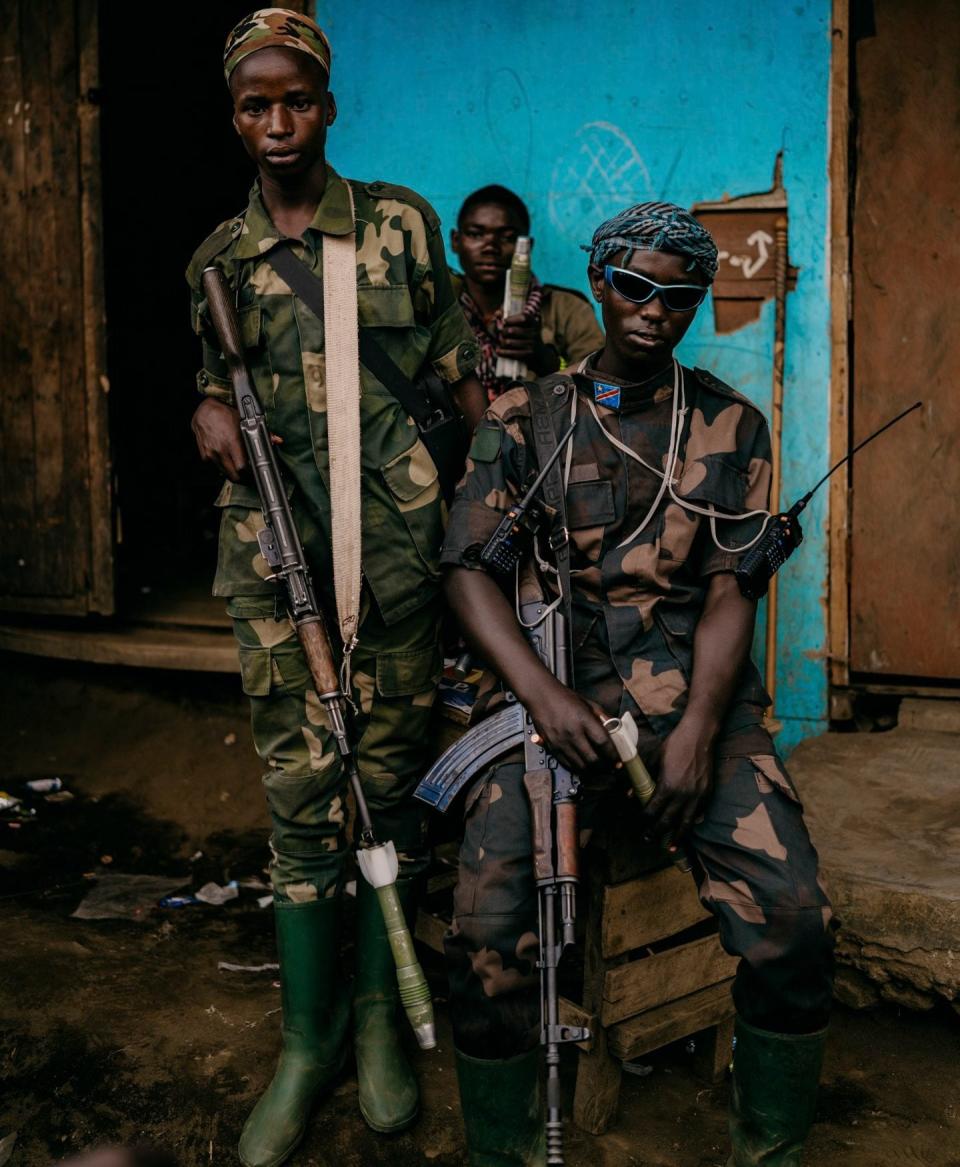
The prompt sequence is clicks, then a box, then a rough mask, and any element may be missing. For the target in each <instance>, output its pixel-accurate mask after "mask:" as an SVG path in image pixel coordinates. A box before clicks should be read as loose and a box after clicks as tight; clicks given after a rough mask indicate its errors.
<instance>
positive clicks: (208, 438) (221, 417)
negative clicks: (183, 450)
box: [190, 397, 283, 482]
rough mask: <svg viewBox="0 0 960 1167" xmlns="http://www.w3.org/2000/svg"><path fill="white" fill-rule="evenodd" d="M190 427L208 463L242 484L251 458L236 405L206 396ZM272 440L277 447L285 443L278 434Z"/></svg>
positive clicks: (199, 449)
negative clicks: (241, 433) (242, 436)
mask: <svg viewBox="0 0 960 1167" xmlns="http://www.w3.org/2000/svg"><path fill="white" fill-rule="evenodd" d="M190 428H191V429H192V430H193V436H194V438H195V439H196V442H197V450H198V451H199V452H200V457H201V458H202V459H203V460H204V462H212V463H213V464H214V466H216V468H217V469H218V470H219V471H220V472H221V474H224V475H226V477H227V478H229V479H230V481H231V482H242V481H243V480H244V478H245V477H246V475H247V470H248V464H247V455H246V451H245V450H244V448H243V439H242V438H241V436H240V415H239V414H238V413H237V411H236V410H235V409H234V408H233V406H232V405H227V404H226V402H224V401H217V399H216V398H215V397H205V398H204V399H203V401H201V402H200V404H199V405H198V406H197V408H196V409H195V410H194V412H193V418H192V420H191V422H190ZM270 440H271V441H272V442H273V444H274V445H275V446H279V445H280V444H281V443H282V442H283V439H282V438H278V437H277V435H276V434H271V435H270Z"/></svg>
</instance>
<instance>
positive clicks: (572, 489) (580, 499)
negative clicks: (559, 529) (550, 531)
mask: <svg viewBox="0 0 960 1167" xmlns="http://www.w3.org/2000/svg"><path fill="white" fill-rule="evenodd" d="M616 517H617V512H616V508H615V507H614V505H613V484H612V483H611V482H610V481H609V480H608V479H606V478H596V479H591V480H588V481H585V482H571V483H570V484H569V485H568V486H567V526H568V527H569V528H570V530H571V531H580V530H583V529H584V528H585V527H606V526H607V525H608V524H609V523H612V522H613V521H614V519H615V518H616Z"/></svg>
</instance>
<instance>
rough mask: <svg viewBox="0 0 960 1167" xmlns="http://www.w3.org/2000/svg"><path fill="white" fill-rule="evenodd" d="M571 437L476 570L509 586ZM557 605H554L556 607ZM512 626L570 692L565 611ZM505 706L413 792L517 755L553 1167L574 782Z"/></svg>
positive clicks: (519, 715) (450, 783)
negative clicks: (525, 811) (534, 898)
mask: <svg viewBox="0 0 960 1167" xmlns="http://www.w3.org/2000/svg"><path fill="white" fill-rule="evenodd" d="M548 420H549V419H548ZM573 430H574V426H571V427H570V428H569V430H567V432H566V433H565V434H564V435H563V437H562V438H561V439H560V441H559V442H558V443H557V444H556V446H555V448H554V450H553V452H552V454H551V455H550V457H549V458H548V459H547V460H546V461H545V462H544V464H543V468H542V470H541V471H540V473H539V474H538V475H537V477H536V478H535V479H534V481H533V482H532V483H531V484H530V486H529V487H528V488H527V489H526V490H525V491H524V493H523V497H522V498H521V499H520V501H519V502H517V503H516V504H515V505H514V506H513V507H511V509H510V510H509V511H508V512H507V514H506V515H504V517H503V519H502V520H501V521H500V524H499V526H498V527H497V529H496V531H495V532H494V534H493V535H492V536H491V538H490V539H489V541H488V542H487V544H486V545H485V546H484V548H483V550H482V551H481V553H480V562H481V564H482V565H483V566H484V567H485V568H487V569H488V570H489V571H490V572H491V573H492V574H494V575H495V576H499V577H500V579H501V580H502V581H503V582H505V583H507V584H509V585H510V586H513V585H514V580H515V569H516V567H517V564H518V563H519V562H520V559H521V558H522V557H523V556H524V555H525V554H526V553H527V551H528V550H529V548H530V544H531V541H532V540H533V539H536V538H537V536H538V534H539V532H540V531H541V529H542V528H544V527H545V525H546V524H547V523H548V522H552V521H553V519H554V518H555V514H556V512H555V510H553V509H551V508H550V507H549V506H545V505H544V504H543V503H542V502H541V500H540V498H539V492H540V489H541V487H542V486H543V484H544V482H545V480H546V479H547V478H548V476H549V475H550V473H551V471H552V470H553V468H554V466H555V464H556V462H557V459H558V458H559V456H560V453H561V452H562V450H563V449H564V447H565V446H566V444H567V442H568V441H569V440H570V438H571V436H572V434H573ZM554 440H555V439H554ZM564 534H565V532H564ZM553 545H554V546H556V544H555V543H554V544H553ZM565 598H566V597H564V596H562V595H561V600H563V599H565ZM520 621H521V624H522V625H523V627H524V629H525V631H526V633H527V636H528V638H529V640H530V643H531V645H532V647H533V649H534V651H535V652H536V653H537V655H538V656H539V657H540V659H541V661H542V662H543V664H544V665H545V666H546V667H547V668H548V669H549V670H550V672H551V673H553V675H554V676H555V677H556V678H557V679H558V680H559V681H561V682H562V683H563V684H565V685H569V684H570V681H571V677H570V655H569V653H570V649H569V638H568V629H567V613H566V609H565V605H564V603H562V602H561V603H556V602H555V603H549V602H548V601H547V600H545V599H544V600H536V601H531V602H527V603H525V604H523V605H521V607H520ZM507 699H508V704H507V707H506V708H505V709H503V710H502V711H501V712H499V713H497V714H495V715H494V716H493V717H490V718H488V719H487V720H486V721H483V722H481V723H480V724H479V725H478V726H477V727H476V728H475V729H472V730H470V731H469V732H468V733H466V734H465V735H464V736H463V737H462V738H461V739H460V740H459V741H458V742H457V743H456V744H455V745H453V746H452V747H451V748H450V749H449V750H447V752H446V753H445V754H443V756H442V757H441V758H440V759H439V760H438V761H437V762H435V763H434V765H433V766H432V767H431V768H430V770H429V771H428V772H427V774H426V775H425V776H424V778H423V779H422V780H421V782H420V784H419V786H418V787H417V790H416V797H417V798H419V799H421V800H422V801H423V802H426V803H427V804H428V805H430V806H432V807H434V808H435V809H437V810H440V811H445V810H447V809H448V807H449V806H450V804H451V802H452V801H453V799H454V798H455V797H456V794H457V792H458V791H459V790H461V789H462V788H463V786H464V785H465V784H466V783H467V782H468V781H470V779H471V778H473V777H474V776H475V775H476V774H477V773H478V772H479V771H481V770H482V769H483V768H485V767H486V766H488V765H490V764H491V763H492V762H494V761H495V760H496V759H497V758H498V757H502V756H503V755H504V754H506V753H509V752H510V751H512V750H515V749H517V748H518V747H519V746H520V745H522V746H523V752H524V771H525V772H524V776H523V784H524V787H525V789H526V791H527V797H528V799H529V801H530V822H531V833H532V845H533V846H532V849H533V870H534V877H535V879H536V883H537V888H538V891H539V915H540V928H539V932H540V959H539V962H538V963H539V968H540V1041H541V1044H542V1045H543V1047H544V1051H545V1056H546V1065H547V1091H546V1093H547V1118H546V1128H547V1130H546V1133H547V1163H548V1164H549V1165H550V1167H562V1164H563V1162H564V1158H563V1115H562V1113H561V1108H560V1069H559V1067H560V1045H561V1044H563V1043H564V1042H571V1041H573V1042H576V1041H586V1040H587V1039H588V1038H589V1036H590V1031H589V1030H587V1029H583V1028H577V1027H574V1026H570V1025H561V1024H560V1013H559V996H558V990H557V969H558V966H559V964H560V959H561V957H562V956H563V953H564V952H565V951H566V949H567V948H569V947H570V946H571V945H572V944H573V943H574V942H575V941H574V924H575V920H576V888H577V883H578V881H579V875H580V871H579V868H580V863H579V860H580V850H579V838H578V832H577V805H576V798H577V794H578V791H579V788H580V779H579V778H578V777H577V776H576V775H575V774H572V773H571V772H570V771H569V770H568V769H567V768H566V767H565V766H563V765H561V764H560V762H559V761H558V760H557V759H556V758H555V757H554V756H553V755H552V754H551V753H550V752H549V751H548V750H547V748H546V746H545V745H544V743H543V740H542V738H541V737H540V735H539V733H538V732H537V730H536V727H535V726H534V724H533V719H532V718H531V717H530V714H529V713H528V712H527V710H526V709H524V708H523V706H522V705H520V704H519V703H518V702H517V700H516V698H515V697H514V696H513V695H512V694H508V698H507Z"/></svg>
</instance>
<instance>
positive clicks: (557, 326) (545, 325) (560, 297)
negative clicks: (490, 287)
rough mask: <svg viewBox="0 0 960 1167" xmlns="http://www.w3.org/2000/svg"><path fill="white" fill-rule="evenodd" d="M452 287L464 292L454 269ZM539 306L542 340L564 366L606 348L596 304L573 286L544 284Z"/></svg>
mask: <svg viewBox="0 0 960 1167" xmlns="http://www.w3.org/2000/svg"><path fill="white" fill-rule="evenodd" d="M450 276H451V279H452V280H453V290H454V293H455V294H456V295H457V296H460V295H461V294H462V292H463V283H464V281H463V276H462V275H460V273H459V272H451V273H450ZM541 290H542V293H543V299H542V301H541V305H540V339H541V340H542V341H543V343H544V344H549V345H553V347H554V348H555V349H556V350H557V352H558V353H559V354H560V360H561V361H562V365H561V368H566V367H568V366H570V365H575V364H577V362H578V361H581V360H582V359H583V358H584V357H586V356H589V355H590V353H594V352H596V351H597V350H598V349H601V348H603V329H602V328H601V327H600V325H599V324H598V323H597V315H596V313H595V312H594V310H593V305H592V304H591V303H590V301H589V300H588V299H587V297H586V296H584V295H583V293H582V292H576V291H574V290H573V288H561V287H560V286H559V285H557V284H542V285H541Z"/></svg>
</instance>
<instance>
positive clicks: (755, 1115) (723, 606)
mask: <svg viewBox="0 0 960 1167" xmlns="http://www.w3.org/2000/svg"><path fill="white" fill-rule="evenodd" d="M589 250H590V266H589V275H590V282H591V286H592V289H593V294H594V296H595V297H596V299H597V300H598V301H599V302H600V304H601V306H602V310H603V321H604V327H605V329H606V334H607V339H606V344H605V347H604V348H603V350H602V351H601V352H600V353H598V354H597V355H596V356H594V357H590V358H588V359H587V360H586V361H584V362H583V363H582V364H581V366H580V367H579V368H578V369H577V370H576V372H575V373H574V374H573V375H572V376H564V375H555V376H553V377H548V378H545V379H544V380H541V381H540V382H539V385H540V386H541V387H542V388H543V389H544V390H545V392H542V393H537V394H536V395H533V394H532V393H531V392H530V390H528V388H527V387H525V386H523V385H520V386H517V387H515V388H513V389H511V390H509V391H508V392H507V393H505V394H504V395H503V396H502V397H500V398H498V400H497V401H495V402H494V403H493V405H491V406H490V408H489V409H488V410H487V412H486V415H485V417H484V419H483V421H482V422H481V424H480V426H479V427H478V429H477V431H476V434H475V436H474V440H473V444H472V446H471V450H470V457H469V460H468V464H467V465H468V473H467V476H466V478H465V480H464V481H463V483H461V486H460V489H459V492H458V495H457V498H456V501H455V503H454V506H453V509H452V512H451V518H450V524H449V527H448V531H447V536H446V542H445V544H444V551H443V562H444V564H445V565H446V567H447V577H446V593H447V596H448V598H449V600H450V602H451V604H452V606H453V609H454V612H455V614H456V615H457V616H458V617H459V619H460V622H461V625H462V627H463V629H464V631H465V633H466V636H467V639H468V641H469V642H470V643H472V644H473V645H474V646H475V647H476V648H477V649H478V650H479V652H480V653H481V654H482V656H483V657H484V658H485V659H486V660H487V661H488V662H489V663H490V665H491V666H492V667H493V669H494V671H495V672H496V673H497V674H498V675H499V676H500V677H501V678H502V679H503V680H504V681H505V682H506V684H507V685H508V686H509V687H510V689H511V690H512V691H513V692H514V693H515V694H516V696H517V698H518V699H519V700H520V701H521V702H522V703H523V705H524V706H525V707H526V709H527V711H528V712H529V714H530V715H531V717H532V719H533V722H534V724H535V726H536V728H537V731H538V732H539V734H540V735H541V736H542V738H543V740H544V742H545V744H546V746H547V748H548V749H550V750H551V751H552V753H553V754H554V755H555V756H556V757H557V758H558V760H559V761H560V762H561V763H562V764H563V765H565V766H567V767H569V768H570V769H571V770H572V771H573V772H574V773H577V774H579V775H581V778H582V781H583V797H582V804H583V805H582V811H581V823H582V825H583V826H584V827H587V828H589V827H590V826H591V824H592V823H594V822H596V821H597V815H598V812H599V811H601V810H603V809H606V810H607V811H608V812H609V811H610V809H611V800H610V796H611V794H612V793H613V792H614V790H615V788H616V787H617V786H618V785H622V783H621V782H620V781H619V780H618V779H617V778H616V777H615V771H614V768H613V763H614V761H615V755H614V754H613V751H612V748H611V743H610V739H609V738H608V736H607V733H606V731H605V729H604V727H603V724H602V717H603V716H607V717H622V716H623V715H624V714H625V713H627V712H629V713H631V714H632V715H633V717H634V718H635V719H636V722H637V725H638V727H639V730H640V742H639V749H640V754H641V756H642V757H643V758H644V760H645V761H646V762H647V764H648V765H649V766H651V768H652V769H653V771H654V774H655V775H656V777H657V779H658V788H657V792H656V794H655V796H654V798H653V800H652V802H651V803H650V805H649V808H648V813H649V822H650V829H651V830H652V831H655V832H657V833H658V834H660V835H661V836H663V837H664V839H665V840H666V842H667V843H668V844H674V843H676V841H678V840H680V839H682V840H683V841H684V845H685V847H686V849H687V851H688V853H689V855H690V858H691V860H692V864H693V869H694V875H695V878H696V880H697V883H698V888H699V892H700V897H701V900H702V901H703V903H704V905H705V906H706V907H707V908H709V909H710V910H711V911H712V912H713V913H714V914H715V915H716V917H717V919H718V922H719V926H720V937H721V940H722V943H723V945H724V947H725V948H726V950H727V951H728V952H730V953H732V954H736V955H738V956H740V957H741V961H740V965H739V968H738V972H737V977H736V982H735V985H734V990H733V996H734V1001H735V1004H736V1008H737V1023H736V1032H737V1047H736V1056H735V1060H734V1078H733V1093H732V1104H731V1137H732V1141H733V1157H732V1159H731V1160H730V1164H731V1165H732V1167H753V1165H755V1164H759V1163H764V1164H768V1165H770V1167H794V1165H795V1164H797V1163H798V1162H799V1154H800V1148H801V1145H802V1143H803V1141H804V1138H805V1136H806V1133H807V1130H808V1128H809V1125H810V1123H811V1121H812V1119H813V1113H814V1106H815V1099H816V1091H817V1083H818V1078H819V1073H820V1065H821V1061H822V1056H823V1049H824V1042H825V1027H826V1023H827V1016H828V1011H829V1007H830V999H831V975H832V950H833V940H832V933H831V930H830V927H829V922H830V916H831V912H830V906H829V903H828V901H827V897H826V894H825V892H824V890H823V887H822V884H821V883H820V880H819V878H818V874H817V856H816V852H815V851H814V849H813V846H812V844H811V842H810V839H809V837H808V835H807V830H806V827H805V825H804V821H803V815H802V810H801V806H800V802H799V799H798V798H797V794H796V791H795V790H794V788H793V785H792V783H791V781H790V779H789V777H788V776H787V773H786V771H785V769H784V767H783V764H782V763H781V761H780V759H779V758H778V756H777V753H776V749H775V748H774V745H773V742H772V741H771V739H770V736H769V734H768V733H767V731H766V729H765V728H764V725H763V716H764V709H765V707H766V706H767V704H768V703H769V698H768V697H767V694H766V693H765V692H764V689H763V686H762V684H761V682H760V678H759V675H758V673H757V670H756V668H755V666H754V665H753V663H752V662H751V660H750V656H749V653H750V643H751V638H752V634H753V626H754V618H755V604H754V603H753V602H752V601H749V600H746V599H745V598H744V597H743V596H742V595H741V594H740V592H739V590H738V587H737V583H736V580H735V577H734V575H733V572H734V570H735V568H736V566H737V564H738V562H739V560H740V558H741V552H742V550H743V549H744V548H745V547H746V546H747V545H748V544H749V543H750V542H751V541H752V540H753V539H754V538H755V536H756V535H757V534H758V532H759V530H760V529H761V525H762V523H763V521H764V517H765V516H766V514H767V511H766V507H767V506H768V491H769V483H770V439H769V435H768V431H767V426H766V422H765V421H764V419H763V416H762V415H761V414H760V412H759V411H758V410H757V409H756V407H755V406H754V405H753V404H752V403H751V402H750V401H749V400H748V399H747V398H745V397H742V396H741V395H740V394H739V393H736V392H735V391H734V390H733V389H731V388H729V387H728V386H726V385H724V384H723V383H722V382H720V381H718V380H717V379H716V378H715V377H713V376H712V375H711V374H709V373H706V372H704V371H702V370H691V369H684V368H683V367H681V366H680V365H679V364H678V363H677V362H676V361H675V360H674V357H673V350H674V348H675V347H676V345H677V344H678V343H679V341H680V340H681V338H682V337H683V335H684V333H685V332H686V330H687V328H688V327H689V325H690V322H691V321H692V320H693V316H694V313H695V311H696V308H697V307H698V306H699V304H700V303H701V302H702V301H703V298H704V297H705V295H706V293H707V290H708V287H709V284H710V282H711V280H712V279H713V277H714V275H715V273H716V269H717V249H716V246H715V244H714V242H713V239H712V238H711V237H710V235H709V234H708V233H707V231H706V230H705V229H704V228H703V227H702V226H701V225H700V224H699V223H698V222H697V221H696V220H695V219H693V218H692V217H691V216H690V215H689V214H688V213H687V212H686V211H684V210H683V209H682V208H680V207H677V206H673V205H671V204H665V203H642V204H640V205H638V206H634V207H631V208H629V210H627V211H624V212H623V213H622V214H620V215H618V216H616V217H615V218H613V219H611V220H609V221H608V222H606V223H604V224H603V225H602V226H600V227H599V228H598V229H597V231H596V233H595V234H594V237H593V243H592V247H591V248H590V249H589ZM538 402H539V403H542V402H546V404H532V403H538ZM537 410H544V411H549V416H548V417H547V421H548V424H552V428H553V432H554V434H555V435H560V434H561V433H563V432H564V431H565V430H566V429H567V428H568V427H569V425H570V422H571V419H576V420H577V426H576V429H575V431H574V434H573V437H572V439H571V444H570V445H569V446H568V447H567V451H566V454H565V455H564V458H563V459H562V460H561V463H560V464H561V466H563V467H564V470H563V481H564V487H565V496H566V503H565V509H566V528H567V530H568V531H569V540H570V577H571V583H572V588H571V590H572V628H571V635H570V643H571V645H572V649H573V675H574V679H575V684H576V689H575V690H573V689H570V688H567V687H565V686H564V685H562V684H561V683H560V682H559V681H558V680H557V679H556V678H555V677H553V676H552V674H551V673H550V672H548V671H547V669H546V668H545V667H544V665H543V664H542V663H541V661H540V659H539V657H538V656H536V655H535V653H534V652H533V651H532V649H531V647H530V646H529V644H528V642H527V640H526V639H525V637H524V635H523V633H522V631H521V629H520V627H519V625H518V622H517V618H516V616H515V610H514V606H513V597H510V598H509V599H508V598H507V597H505V596H504V594H503V592H501V590H500V588H499V587H498V586H497V584H496V583H495V582H494V580H493V579H492V578H490V577H489V576H488V575H487V574H486V572H485V571H484V570H482V569H480V568H481V564H480V559H479V552H480V550H481V549H482V548H483V547H484V545H485V543H486V542H487V540H488V539H489V538H490V536H491V535H492V534H493V532H494V530H495V529H496V528H497V525H498V523H499V522H500V520H501V518H502V516H503V514H504V513H505V512H506V511H507V510H508V508H509V507H510V505H511V503H512V501H513V500H514V499H515V498H516V497H517V495H518V493H520V492H521V490H522V488H523V485H524V484H525V483H527V482H528V481H529V479H530V478H531V477H532V476H533V474H534V472H535V470H536V469H537V454H536V450H537V445H536V441H535V426H537V425H538V418H539V419H540V421H539V424H540V426H541V432H542V422H543V418H541V417H540V414H539V413H537V412H536V411H537ZM560 534H562V532H560ZM525 581H526V582H525V585H524V586H525V587H527V586H529V584H530V583H531V582H535V581H530V580H529V579H527V578H526V577H525ZM541 586H542V585H541ZM551 590H553V589H552V588H551ZM541 596H542V593H541ZM525 598H526V599H534V598H536V593H530V592H525ZM523 769H524V767H523V764H522V762H515V761H511V760H507V761H505V762H504V763H502V764H500V765H499V766H497V767H496V768H495V769H493V771H492V772H491V773H489V774H488V775H487V777H486V780H485V783H484V784H483V785H481V787H480V788H479V789H475V790H474V792H473V793H472V795H471V797H470V799H469V801H468V806H467V811H466V835H465V840H464V844H463V849H462V851H461V862H460V872H461V876H460V882H459V884H458V887H457V891H456V896H455V901H454V920H453V927H452V931H451V932H450V933H449V934H448V936H447V956H448V961H449V968H450V976H451V1009H452V1016H453V1025H454V1038H455V1044H456V1051H457V1070H458V1075H459V1080H460V1097H461V1102H462V1106H463V1113H464V1119H465V1122H466V1128H467V1133H468V1141H469V1146H470V1163H471V1164H472V1165H474V1167H487V1165H492V1164H499V1165H506V1164H517V1165H519V1164H542V1163H543V1161H544V1160H543V1157H542V1156H543V1146H542V1142H541V1133H542V1130H543V1127H542V1123H541V1120H540V1118H539V1115H538V1110H539V1107H538V1105H537V1102H536V1098H537V1081H538V1069H539V1067H538V1051H537V1041H538V1035H539V1027H540V1018H539V1015H538V1004H539V998H538V993H537V989H536V967H535V961H536V958H537V927H538V924H537V896H536V888H535V885H534V879H533V872H532V867H531V858H530V857H531V847H530V814H529V806H528V803H527V799H526V795H525V791H524V786H523V781H522V779H523Z"/></svg>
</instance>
